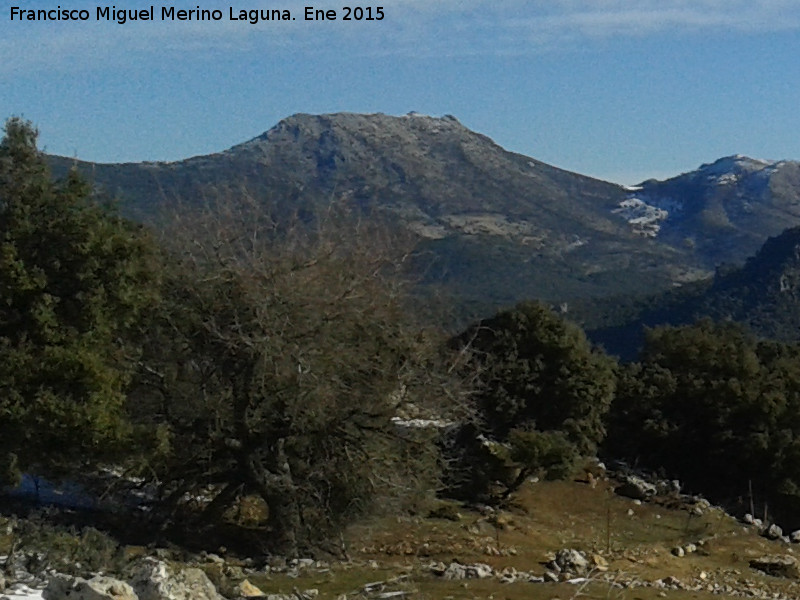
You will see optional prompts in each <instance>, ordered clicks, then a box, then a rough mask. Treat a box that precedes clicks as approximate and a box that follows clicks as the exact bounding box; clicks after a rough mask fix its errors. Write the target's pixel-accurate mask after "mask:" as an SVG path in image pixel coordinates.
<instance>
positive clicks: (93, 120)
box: [0, 0, 800, 184]
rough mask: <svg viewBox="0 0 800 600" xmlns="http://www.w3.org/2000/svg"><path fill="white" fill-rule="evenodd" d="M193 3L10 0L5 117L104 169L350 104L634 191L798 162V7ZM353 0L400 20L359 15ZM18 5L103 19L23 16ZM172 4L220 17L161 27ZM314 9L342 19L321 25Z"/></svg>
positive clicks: (1, 63) (429, 0)
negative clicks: (15, 14)
mask: <svg viewBox="0 0 800 600" xmlns="http://www.w3.org/2000/svg"><path fill="white" fill-rule="evenodd" d="M181 2H182V0H176V2H175V3H172V1H171V0H168V1H167V2H165V3H161V4H154V5H153V6H154V12H155V20H154V21H150V22H129V23H126V24H124V25H120V24H119V23H117V22H115V21H110V22H109V21H105V20H102V19H101V20H100V21H98V20H97V19H96V16H97V15H96V10H97V7H98V6H115V7H116V8H117V9H141V8H149V7H150V6H151V5H150V4H149V3H146V2H142V1H138V2H133V1H125V0H118V1H117V2H116V4H114V5H106V4H97V3H92V2H86V1H85V0H74V1H72V0H60V2H54V1H50V0H11V1H10V2H9V1H8V0H0V116H2V117H3V118H6V117H8V116H11V115H22V116H24V117H25V118H28V119H30V120H32V121H33V122H34V123H35V124H36V125H37V126H38V127H39V129H40V131H41V138H40V141H41V146H42V147H43V148H44V149H45V150H47V151H48V152H52V153H56V154H62V155H67V156H75V157H78V158H81V159H85V160H91V161H100V162H120V161H140V160H179V159H182V158H186V157H189V156H193V155H198V154H206V153H210V152H215V151H220V150H223V149H225V148H228V147H230V146H232V145H234V144H237V143H240V142H243V141H246V140H248V139H250V138H252V137H255V136H257V135H259V134H260V133H262V132H263V131H265V130H267V129H269V128H270V127H272V126H273V125H275V124H276V123H277V122H278V121H279V120H280V119H282V118H284V117H286V116H289V115H291V114H293V113H297V112H308V113H327V112H337V111H354V112H383V113H387V114H397V115H400V114H404V113H407V112H409V111H418V112H421V113H426V114H431V115H437V116H438V115H444V114H453V115H455V116H456V117H457V118H458V119H459V120H460V121H461V122H462V123H464V124H465V125H466V126H467V127H470V128H471V129H474V130H476V131H478V132H480V133H483V134H485V135H488V136H489V137H491V138H492V139H494V140H495V141H496V142H498V143H499V144H500V145H502V146H503V147H505V148H507V149H509V150H513V151H515V152H521V153H523V154H527V155H529V156H532V157H534V158H537V159H539V160H543V161H545V162H548V163H551V164H554V165H556V166H559V167H562V168H565V169H569V170H573V171H577V172H581V173H585V174H588V175H593V176H597V177H601V178H604V179H608V180H611V181H617V182H619V183H626V184H631V183H635V182H638V181H640V180H643V179H646V178H649V177H658V178H663V177H667V176H671V175H675V174H678V173H680V172H685V171H688V170H691V169H694V168H696V167H697V166H699V165H700V163H703V162H711V161H713V160H715V159H716V158H719V157H721V156H725V155H730V154H736V153H740V154H746V155H749V156H753V157H755V158H767V159H784V158H787V159H800V0H746V1H745V0H639V1H637V0H630V1H622V0H494V1H488V0H438V1H437V0H383V4H379V3H377V2H376V3H372V4H368V3H366V2H362V3H360V4H355V3H349V2H348V0H342V1H341V2H331V1H330V0H319V1H317V2H313V1H312V0H307V1H303V2H298V1H296V0H283V1H282V2H281V0H274V1H271V2H262V1H260V0H241V2H239V0H230V1H229V2H227V3H225V2H217V1H214V2H203V0H193V1H192V2H183V3H181ZM348 5H349V6H361V7H367V6H369V7H373V9H374V8H375V7H377V6H382V7H383V12H384V15H385V16H384V18H383V20H381V21H370V22H368V21H360V22H356V21H349V22H345V21H343V20H342V17H343V16H344V11H343V7H344V6H348ZM14 6H16V7H19V8H23V9H34V10H38V9H53V8H57V7H60V8H61V9H80V8H85V9H87V10H88V11H89V13H90V19H89V20H88V21H78V22H66V21H61V22H58V21H56V22H41V21H38V22H37V21H27V20H23V21H19V20H18V19H15V20H14V21H12V20H11V8H12V7H14ZM164 6H166V7H174V8H175V9H176V10H178V9H187V10H188V9H196V8H198V7H199V8H200V9H207V10H210V9H218V10H220V11H221V12H222V15H223V18H222V19H221V20H219V21H195V20H193V21H169V20H168V21H162V20H161V8H162V7H164ZM306 6H312V7H315V8H333V9H335V10H336V11H337V15H338V17H339V18H338V20H336V21H326V22H307V21H305V20H304V19H303V15H304V8H305V7H306ZM231 9H233V11H234V14H235V15H237V16H238V14H239V10H241V9H244V10H251V9H287V10H290V11H291V14H292V16H294V17H296V20H294V21H288V22H285V21H269V22H262V23H259V24H255V25H254V24H251V23H249V22H247V21H244V20H238V21H233V20H231V19H230V10H231ZM375 14H377V13H375Z"/></svg>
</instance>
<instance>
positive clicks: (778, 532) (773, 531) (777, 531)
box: [764, 523, 783, 540]
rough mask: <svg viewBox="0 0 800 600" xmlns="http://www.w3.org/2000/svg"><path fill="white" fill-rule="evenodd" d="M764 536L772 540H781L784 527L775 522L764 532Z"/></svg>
mask: <svg viewBox="0 0 800 600" xmlns="http://www.w3.org/2000/svg"><path fill="white" fill-rule="evenodd" d="M764 537H766V538H768V539H770V540H779V539H780V538H782V537H783V529H781V528H780V527H778V526H777V525H775V524H774V523H773V524H772V525H770V526H769V527H768V528H767V530H766V531H765V532H764Z"/></svg>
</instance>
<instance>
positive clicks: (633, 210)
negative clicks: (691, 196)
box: [611, 194, 683, 238]
mask: <svg viewBox="0 0 800 600" xmlns="http://www.w3.org/2000/svg"><path fill="white" fill-rule="evenodd" d="M681 210H683V203H681V202H680V201H677V200H672V199H671V198H658V199H657V200H655V199H651V198H647V197H646V196H644V197H639V196H638V195H635V194H629V195H628V197H627V198H625V200H623V201H622V202H620V203H619V205H618V208H615V209H614V210H612V211H611V212H613V213H614V214H616V215H619V216H620V217H622V218H623V219H625V220H626V221H627V222H628V224H629V225H630V226H631V229H632V230H633V232H634V233H636V234H638V235H641V236H642V237H649V238H654V237H657V236H658V232H659V231H661V225H662V223H663V222H664V221H666V220H667V219H668V218H669V216H670V214H671V213H674V212H679V211H681Z"/></svg>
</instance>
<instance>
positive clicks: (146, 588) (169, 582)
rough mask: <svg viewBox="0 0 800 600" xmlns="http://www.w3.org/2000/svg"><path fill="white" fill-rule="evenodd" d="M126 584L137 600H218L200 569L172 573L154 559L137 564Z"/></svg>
mask: <svg viewBox="0 0 800 600" xmlns="http://www.w3.org/2000/svg"><path fill="white" fill-rule="evenodd" d="M130 581H131V586H132V587H133V589H134V590H135V591H136V593H137V594H138V596H139V600H222V597H221V596H220V595H219V593H218V592H217V590H216V588H215V587H214V584H213V583H211V581H210V580H209V579H208V577H207V576H206V574H205V573H204V572H203V571H201V570H200V569H197V568H188V569H183V570H181V571H177V572H176V571H174V570H173V569H172V568H170V567H169V566H167V564H166V563H163V562H161V561H160V560H157V559H154V558H145V559H144V560H142V561H141V562H140V563H139V564H137V565H136V566H135V567H134V570H133V574H132V576H131V578H130Z"/></svg>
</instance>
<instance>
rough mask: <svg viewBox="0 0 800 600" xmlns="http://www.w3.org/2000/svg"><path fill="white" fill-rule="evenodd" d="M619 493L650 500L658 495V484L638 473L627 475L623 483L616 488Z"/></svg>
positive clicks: (635, 498) (628, 496) (637, 498)
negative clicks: (650, 481) (637, 474)
mask: <svg viewBox="0 0 800 600" xmlns="http://www.w3.org/2000/svg"><path fill="white" fill-rule="evenodd" d="M614 491H615V492H616V493H617V494H618V495H620V496H625V497H626V498H633V499H634V500H648V499H649V498H651V497H653V496H655V495H656V486H654V485H653V484H652V483H648V482H647V481H645V480H644V479H642V478H641V477H637V476H636V475H626V476H625V480H624V481H623V483H622V485H620V486H619V487H617V489H616V490H614Z"/></svg>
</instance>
